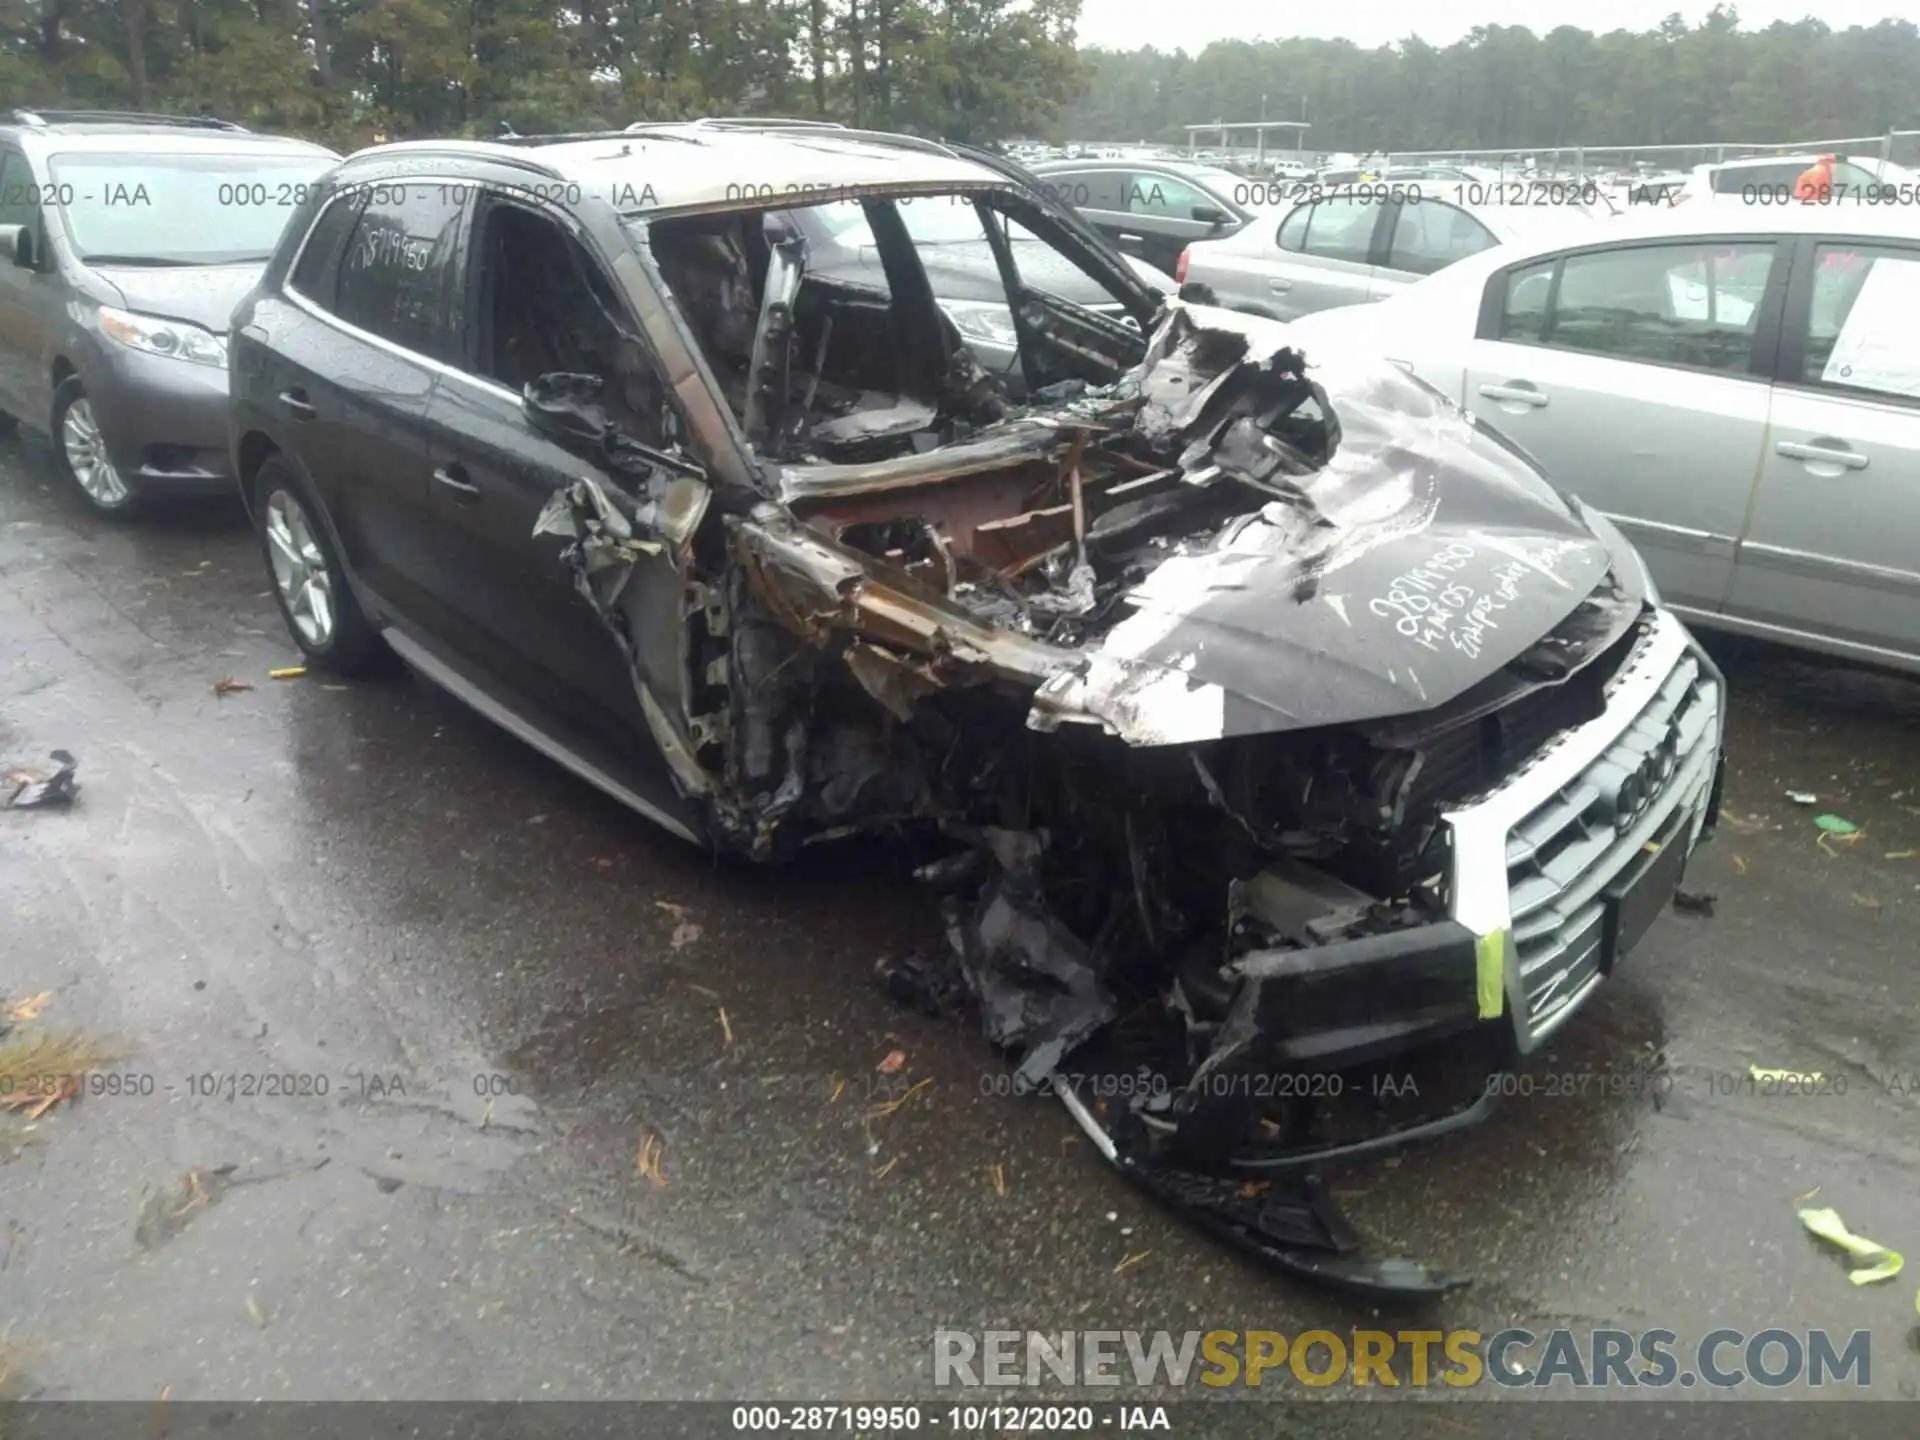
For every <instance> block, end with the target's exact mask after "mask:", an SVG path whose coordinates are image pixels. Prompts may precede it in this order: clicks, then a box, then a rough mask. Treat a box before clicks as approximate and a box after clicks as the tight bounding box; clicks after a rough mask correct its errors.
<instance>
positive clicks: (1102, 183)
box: [1046, 170, 1127, 210]
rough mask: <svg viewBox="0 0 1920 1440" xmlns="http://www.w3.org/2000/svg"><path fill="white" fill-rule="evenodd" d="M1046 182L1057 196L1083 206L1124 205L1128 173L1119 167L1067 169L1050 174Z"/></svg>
mask: <svg viewBox="0 0 1920 1440" xmlns="http://www.w3.org/2000/svg"><path fill="white" fill-rule="evenodd" d="M1046 184H1047V186H1048V188H1049V189H1051V190H1052V191H1053V193H1054V195H1055V196H1056V197H1057V198H1058V199H1060V200H1061V201H1063V202H1064V203H1066V204H1068V205H1073V206H1076V207H1077V208H1079V209H1082V210H1125V209H1126V208H1127V200H1126V189H1127V176H1126V174H1125V172H1123V171H1120V170H1070V171H1067V172H1066V173H1065V174H1061V175H1049V176H1048V177H1047V179H1046Z"/></svg>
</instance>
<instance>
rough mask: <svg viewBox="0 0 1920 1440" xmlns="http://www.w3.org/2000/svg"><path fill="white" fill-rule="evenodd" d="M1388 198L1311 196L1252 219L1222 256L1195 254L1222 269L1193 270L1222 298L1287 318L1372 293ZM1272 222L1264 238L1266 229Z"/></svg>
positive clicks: (1193, 257)
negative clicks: (1280, 213)
mask: <svg viewBox="0 0 1920 1440" xmlns="http://www.w3.org/2000/svg"><path fill="white" fill-rule="evenodd" d="M1388 208H1389V207H1388V205H1387V203H1386V202H1385V201H1383V200H1375V199H1373V198H1372V197H1370V196H1367V195H1332V196H1328V197H1326V198H1324V199H1320V200H1307V201H1303V202H1302V203H1300V204H1298V205H1296V206H1294V207H1293V209H1291V210H1289V211H1287V212H1286V215H1285V216H1284V217H1283V218H1282V219H1281V220H1280V221H1279V222H1278V224H1275V223H1274V221H1273V219H1272V217H1271V215H1270V214H1269V215H1267V216H1262V217H1256V218H1255V219H1254V221H1253V222H1252V224H1250V225H1249V226H1248V227H1247V228H1246V229H1245V230H1243V231H1242V232H1241V233H1240V234H1239V235H1238V236H1236V237H1235V238H1234V239H1233V240H1232V241H1230V242H1229V243H1228V244H1226V245H1224V246H1222V247H1221V248H1220V250H1219V251H1218V252H1217V255H1215V256H1209V255H1207V247H1202V248H1201V249H1200V250H1196V251H1195V252H1194V253H1193V254H1192V255H1191V256H1189V259H1188V263H1189V266H1190V267H1191V266H1195V265H1199V264H1206V265H1213V264H1218V265H1219V266H1220V267H1221V272H1220V273H1218V274H1217V275H1216V274H1215V273H1202V272H1199V271H1196V270H1193V269H1190V270H1189V278H1191V279H1197V280H1204V281H1206V282H1207V283H1208V284H1211V285H1213V286H1214V288H1215V289H1216V290H1217V291H1218V292H1219V294H1220V296H1221V299H1222V300H1224V301H1227V302H1228V303H1230V304H1233V305H1235V306H1238V307H1240V308H1246V309H1252V310H1255V311H1256V312H1258V313H1262V314H1267V315H1271V316H1273V317H1275V318H1276V319H1280V320H1292V319H1294V318H1296V317H1297V316H1301V315H1306V314H1310V313H1311V312H1313V311H1315V310H1327V309H1331V308H1332V307H1333V306H1335V305H1357V304H1359V303H1360V302H1362V301H1364V300H1366V299H1367V298H1368V297H1369V292H1370V287H1371V285H1372V279H1373V268H1374V267H1373V261H1372V258H1371V257H1372V255H1373V252H1374V246H1375V240H1376V236H1377V233H1378V231H1379V229H1380V226H1381V222H1382V219H1383V217H1384V216H1385V215H1386V213H1387V210H1388ZM1267 226H1272V227H1273V228H1271V229H1269V230H1267V231H1266V234H1265V237H1264V238H1262V236H1261V235H1260V233H1259V232H1260V231H1261V230H1262V229H1263V228H1264V227H1267Z"/></svg>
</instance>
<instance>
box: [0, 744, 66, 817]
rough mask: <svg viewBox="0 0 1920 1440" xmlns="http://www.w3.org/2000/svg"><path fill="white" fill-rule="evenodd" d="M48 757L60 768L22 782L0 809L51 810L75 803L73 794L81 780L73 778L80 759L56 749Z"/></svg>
mask: <svg viewBox="0 0 1920 1440" xmlns="http://www.w3.org/2000/svg"><path fill="white" fill-rule="evenodd" d="M48 758H49V759H51V760H52V761H53V763H54V764H55V765H57V766H58V767H59V768H58V769H57V770H55V771H54V772H53V774H51V775H49V776H47V778H46V779H44V780H27V781H25V782H23V783H21V784H20V785H19V787H18V788H17V789H15V790H14V791H13V793H12V794H11V795H9V796H8V797H7V803H6V804H5V805H4V806H0V809H6V810H51V809H54V808H56V807H63V806H67V805H71V804H72V803H73V797H74V795H75V793H76V792H77V791H78V790H79V789H80V782H79V781H78V780H76V779H74V778H73V772H74V771H75V770H76V769H77V768H78V767H79V764H80V762H79V761H78V760H75V759H74V758H73V756H72V754H71V753H70V752H68V751H65V750H55V751H53V752H52V754H51V755H50V756H49V757H48Z"/></svg>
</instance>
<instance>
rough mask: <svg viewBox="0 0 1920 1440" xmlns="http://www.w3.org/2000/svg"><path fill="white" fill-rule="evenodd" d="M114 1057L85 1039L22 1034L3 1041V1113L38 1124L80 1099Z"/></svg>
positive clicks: (0, 1071) (0, 1099) (0, 1068)
mask: <svg viewBox="0 0 1920 1440" xmlns="http://www.w3.org/2000/svg"><path fill="white" fill-rule="evenodd" d="M113 1058H114V1056H113V1053H112V1052H111V1051H110V1050H108V1049H107V1047H105V1046H104V1045H102V1044H100V1043H99V1042H98V1041H95V1040H91V1039H89V1038H87V1037H86V1036H84V1035H53V1034H46V1033H37V1034H21V1033H20V1032H19V1031H15V1032H14V1033H13V1034H11V1035H8V1036H7V1037H6V1038H5V1039H0V1110H24V1111H25V1112H26V1114H27V1118H28V1119H29V1120H38V1119H39V1118H40V1117H41V1116H42V1115H45V1114H46V1113H47V1112H48V1111H49V1110H51V1109H52V1108H53V1107H54V1106H56V1105H58V1104H59V1103H60V1102H61V1101H62V1100H74V1099H77V1098H79V1096H80V1093H81V1090H82V1087H83V1086H84V1085H85V1084H86V1078H87V1076H88V1075H90V1074H92V1073H93V1072H94V1071H95V1070H97V1069H99V1068H100V1066H101V1065H103V1064H105V1063H106V1062H107V1061H109V1060H111V1059H113Z"/></svg>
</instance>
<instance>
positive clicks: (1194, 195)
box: [1127, 170, 1220, 220]
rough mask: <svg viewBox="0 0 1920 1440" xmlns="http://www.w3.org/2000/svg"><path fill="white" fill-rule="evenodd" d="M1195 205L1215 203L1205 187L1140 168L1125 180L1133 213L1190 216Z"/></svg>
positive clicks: (1175, 218) (1182, 218)
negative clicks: (1140, 169)
mask: <svg viewBox="0 0 1920 1440" xmlns="http://www.w3.org/2000/svg"><path fill="white" fill-rule="evenodd" d="M1196 205H1211V206H1213V207H1214V208H1215V209H1216V210H1217V209H1219V208H1220V207H1219V205H1218V204H1217V203H1216V202H1215V200H1214V198H1213V197H1212V196H1211V195H1209V194H1207V192H1206V191H1204V190H1201V189H1199V188H1198V187H1196V186H1193V185H1189V184H1188V183H1187V182H1186V181H1184V180H1176V179H1174V177H1173V176H1171V175H1157V174H1154V173H1153V172H1152V171H1147V170H1142V171H1140V172H1138V173H1136V174H1135V175H1134V176H1133V177H1132V178H1131V179H1130V180H1129V181H1128V182H1127V210H1128V211H1129V212H1130V213H1132V214H1134V215H1159V216H1163V217H1165V218H1167V219H1170V220H1191V219H1192V218H1193V210H1194V207H1195V206H1196Z"/></svg>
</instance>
